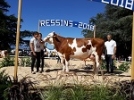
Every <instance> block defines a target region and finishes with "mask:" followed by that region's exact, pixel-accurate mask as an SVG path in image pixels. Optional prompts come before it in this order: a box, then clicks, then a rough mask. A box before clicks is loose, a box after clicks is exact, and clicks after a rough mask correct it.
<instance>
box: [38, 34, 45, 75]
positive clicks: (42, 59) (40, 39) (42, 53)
mask: <svg viewBox="0 0 134 100" xmlns="http://www.w3.org/2000/svg"><path fill="white" fill-rule="evenodd" d="M39 41H40V46H41V54H40V55H41V56H40V57H41V71H40V73H42V72H43V71H44V70H43V68H44V49H45V46H44V42H43V40H42V34H41V33H40V34H39Z"/></svg>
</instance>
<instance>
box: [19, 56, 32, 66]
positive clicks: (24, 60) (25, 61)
mask: <svg viewBox="0 0 134 100" xmlns="http://www.w3.org/2000/svg"><path fill="white" fill-rule="evenodd" d="M20 65H21V66H24V67H29V66H30V65H31V58H30V57H27V58H21V64H20Z"/></svg>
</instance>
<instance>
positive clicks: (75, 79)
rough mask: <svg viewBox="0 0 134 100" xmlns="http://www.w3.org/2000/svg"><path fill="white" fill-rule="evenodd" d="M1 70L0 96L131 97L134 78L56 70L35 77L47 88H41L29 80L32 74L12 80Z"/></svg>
mask: <svg viewBox="0 0 134 100" xmlns="http://www.w3.org/2000/svg"><path fill="white" fill-rule="evenodd" d="M46 65H47V67H51V65H50V64H46ZM56 67H58V68H60V67H61V65H57V66H56ZM4 73H5V72H4V71H3V72H1V73H0V93H1V94H0V96H1V98H0V100H11V98H12V100H15V98H16V100H134V96H133V95H134V82H130V81H123V82H122V81H120V80H117V79H114V78H108V77H107V76H106V77H104V78H103V80H102V81H100V80H99V79H95V77H94V76H92V75H91V76H90V77H89V76H84V75H81V76H78V75H76V74H59V73H58V71H57V73H56V74H55V77H53V76H51V75H50V74H46V75H43V74H41V75H40V76H39V77H38V78H40V79H41V80H42V81H44V83H45V84H46V85H47V86H48V88H47V89H46V88H45V87H44V88H43V90H42V91H40V89H37V88H35V87H36V84H34V83H33V82H32V81H30V79H31V77H24V78H23V79H22V80H20V81H17V82H14V81H13V80H11V79H10V78H9V76H8V75H6V74H4ZM71 80H72V81H71ZM113 80H116V81H117V82H114V81H113ZM3 91H4V92H3ZM20 98H21V99H20Z"/></svg>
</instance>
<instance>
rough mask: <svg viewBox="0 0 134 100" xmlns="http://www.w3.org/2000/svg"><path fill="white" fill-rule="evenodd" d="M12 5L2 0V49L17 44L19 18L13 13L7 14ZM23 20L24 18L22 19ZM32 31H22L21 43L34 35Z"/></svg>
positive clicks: (0, 25)
mask: <svg viewBox="0 0 134 100" xmlns="http://www.w3.org/2000/svg"><path fill="white" fill-rule="evenodd" d="M9 8H10V5H9V4H8V3H7V2H6V1H5V0H0V49H10V45H12V44H15V41H16V30H17V18H16V17H15V16H14V15H13V14H12V15H6V13H7V12H8V11H9ZM21 21H22V20H21ZM32 33H33V32H32V31H27V30H24V31H21V32H20V43H23V41H24V40H23V39H24V38H25V37H29V36H32Z"/></svg>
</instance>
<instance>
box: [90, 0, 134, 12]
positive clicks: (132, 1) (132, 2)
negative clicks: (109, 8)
mask: <svg viewBox="0 0 134 100" xmlns="http://www.w3.org/2000/svg"><path fill="white" fill-rule="evenodd" d="M91 1H96V2H101V3H105V4H110V5H113V6H119V7H123V8H126V9H129V10H133V11H134V0H91Z"/></svg>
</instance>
